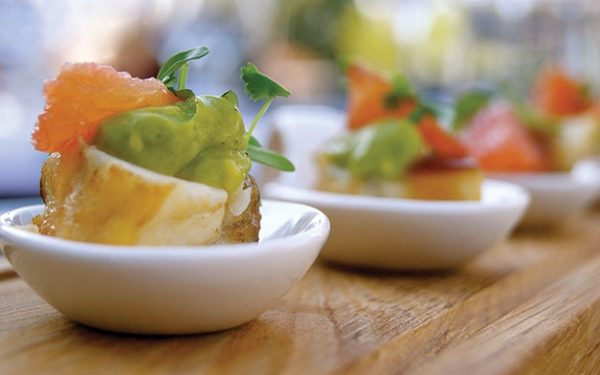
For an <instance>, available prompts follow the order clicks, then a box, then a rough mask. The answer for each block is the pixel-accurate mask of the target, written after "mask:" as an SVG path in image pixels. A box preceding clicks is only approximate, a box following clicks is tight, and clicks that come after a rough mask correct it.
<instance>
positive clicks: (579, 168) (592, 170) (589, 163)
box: [572, 156, 600, 200]
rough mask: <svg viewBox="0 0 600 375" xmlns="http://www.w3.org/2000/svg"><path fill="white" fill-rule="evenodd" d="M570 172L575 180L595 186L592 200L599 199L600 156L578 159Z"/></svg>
mask: <svg viewBox="0 0 600 375" xmlns="http://www.w3.org/2000/svg"><path fill="white" fill-rule="evenodd" d="M572 173H573V176H574V177H575V178H576V179H577V180H579V181H586V182H587V183H589V184H592V185H594V186H596V193H595V194H594V198H593V200H599V199H600V156H591V157H588V158H585V159H583V160H581V161H579V162H578V163H577V164H576V165H575V167H574V168H573V172H572Z"/></svg>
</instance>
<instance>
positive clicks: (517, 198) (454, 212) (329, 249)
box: [263, 181, 529, 270]
mask: <svg viewBox="0 0 600 375" xmlns="http://www.w3.org/2000/svg"><path fill="white" fill-rule="evenodd" d="M263 191H264V192H265V194H266V195H267V196H269V197H271V198H275V199H286V200H289V201H292V202H301V203H305V204H309V205H311V206H314V207H317V208H319V209H320V210H322V211H323V212H324V213H325V214H326V215H327V216H328V217H329V219H330V220H331V223H332V227H331V235H330V236H329V240H328V241H327V243H326V244H325V247H324V248H323V250H322V252H321V256H322V257H323V258H326V259H329V260H332V261H335V262H340V263H344V264H350V265H355V266H363V267H376V268H385V269H404V270H424V269H444V268H451V267H456V266H459V265H461V264H464V263H466V262H468V261H469V260H471V259H472V258H473V257H475V256H476V255H477V254H479V253H481V252H482V251H484V250H486V249H488V248H490V247H491V246H492V245H494V244H495V243H497V242H499V241H501V240H502V239H504V238H505V237H506V236H507V235H508V234H509V233H510V231H511V229H512V228H513V227H514V225H515V224H516V223H517V222H518V220H519V218H520V217H521V215H522V213H523V212H524V211H525V208H526V207H527V203H528V201H529V198H528V194H527V192H526V191H525V190H524V189H521V188H519V187H518V186H515V185H512V184H507V183H503V182H496V181H486V182H485V183H484V186H483V197H482V200H481V201H476V202H451V201H444V202H439V201H436V202H432V201H417V200H408V199H393V198H378V197H368V196H360V195H345V194H334V193H326V192H320V191H316V190H311V189H303V188H297V187H293V186H288V185H283V184H277V183H270V184H268V185H267V186H265V188H264V189H263Z"/></svg>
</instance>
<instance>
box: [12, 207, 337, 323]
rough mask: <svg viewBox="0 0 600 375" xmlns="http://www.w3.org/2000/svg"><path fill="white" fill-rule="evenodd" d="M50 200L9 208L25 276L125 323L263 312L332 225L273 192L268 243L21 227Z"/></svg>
mask: <svg viewBox="0 0 600 375" xmlns="http://www.w3.org/2000/svg"><path fill="white" fill-rule="evenodd" d="M42 207H43V206H30V207H24V208H20V209H17V210H14V211H10V212H7V213H5V214H3V215H2V216H0V247H2V249H3V251H4V253H5V254H6V256H7V257H8V260H9V261H10V263H11V264H12V265H13V267H14V268H15V270H16V271H17V273H18V274H19V276H21V278H23V279H24V280H25V281H26V282H27V283H28V284H29V285H30V286H31V287H32V288H33V289H34V290H35V291H36V292H37V293H38V294H39V295H40V296H41V297H42V298H43V299H45V300H46V301H47V302H48V303H49V304H50V305H52V306H54V307H55V308H56V309H57V310H59V311H60V312H62V313H63V314H64V315H66V316H67V317H69V318H71V319H73V320H75V321H78V322H81V323H83V324H86V325H89V326H93V327H97V328H101V329H107V330H111V331H118V332H129V333H143V334H186V333H198V332H209V331H217V330H222V329H226V328H231V327H235V326H238V325H240V324H243V323H245V322H247V321H250V320H252V319H254V318H256V317H257V316H258V315H259V314H260V313H262V312H263V311H265V310H266V309H267V308H269V307H270V306H271V305H273V304H274V303H275V302H276V301H277V299H278V298H280V297H281V296H283V295H284V294H285V293H286V292H287V291H288V290H289V289H290V288H291V287H292V286H293V285H294V283H296V281H298V280H299V279H300V278H301V277H302V275H304V273H305V272H306V271H307V270H308V268H309V267H310V266H311V264H312V263H313V262H314V260H315V258H316V257H317V254H318V253H319V250H320V248H321V247H322V245H323V243H324V242H325V240H326V239H327V235H328V233H329V221H328V220H327V217H326V216H325V215H323V213H321V212H319V211H318V210H316V209H314V208H311V207H307V206H304V205H298V204H293V203H284V202H273V201H268V200H264V201H263V205H262V207H261V213H262V215H263V218H262V222H261V226H262V228H261V232H260V238H261V240H260V242H259V243H252V244H239V245H213V246H206V247H169V246H155V247H151V246H145V247H142V246H130V247H124V246H107V245H97V244H90V243H81V242H74V241H67V240H62V239H58V238H53V237H48V236H43V235H40V234H35V233H30V232H27V231H25V230H23V229H19V228H16V227H15V226H16V225H26V224H28V223H30V222H31V218H32V217H33V216H35V215H36V214H38V213H39V212H40V211H41V209H42Z"/></svg>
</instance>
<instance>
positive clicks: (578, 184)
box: [490, 172, 598, 226]
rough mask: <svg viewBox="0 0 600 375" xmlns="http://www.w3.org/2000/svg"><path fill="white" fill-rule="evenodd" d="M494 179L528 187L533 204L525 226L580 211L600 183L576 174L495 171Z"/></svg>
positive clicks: (589, 201) (544, 224)
mask: <svg viewBox="0 0 600 375" xmlns="http://www.w3.org/2000/svg"><path fill="white" fill-rule="evenodd" d="M490 177H491V178H494V179H498V180H502V181H507V182H511V183H514V184H517V185H519V186H521V187H523V188H525V189H526V190H527V191H528V192H529V194H530V196H531V203H530V204H529V208H528V209H527V212H526V213H525V215H524V216H523V220H522V221H521V225H524V226H547V225H552V224H556V223H559V222H560V221H562V220H563V219H565V218H567V217H569V216H571V215H574V214H576V213H577V212H580V211H581V210H583V209H584V208H585V207H587V206H588V205H589V204H590V203H591V202H592V201H593V199H594V197H595V196H596V194H597V192H598V186H597V184H596V183H594V182H593V181H591V180H589V179H587V178H586V177H585V176H582V175H577V174H575V173H566V172H565V173H558V172H557V173H501V174H500V173H494V174H490Z"/></svg>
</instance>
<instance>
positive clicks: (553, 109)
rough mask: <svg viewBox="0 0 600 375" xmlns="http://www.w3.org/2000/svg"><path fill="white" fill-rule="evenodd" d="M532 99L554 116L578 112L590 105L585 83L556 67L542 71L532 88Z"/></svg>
mask: <svg viewBox="0 0 600 375" xmlns="http://www.w3.org/2000/svg"><path fill="white" fill-rule="evenodd" d="M533 99H534V103H535V104H536V106H537V107H538V108H539V109H541V110H542V111H544V112H546V113H548V114H551V115H555V116H568V115H575V114H579V113H582V112H584V111H586V110H587V109H588V108H589V107H590V106H591V102H590V99H589V95H588V93H587V89H586V87H585V85H583V84H582V83H581V82H578V81H576V80H574V79H573V78H571V77H569V76H568V75H567V73H566V72H565V71H563V70H562V69H560V68H557V67H554V68H547V69H545V70H544V71H542V73H541V74H540V76H539V77H538V79H537V81H536V83H535V86H534V88H533Z"/></svg>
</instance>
